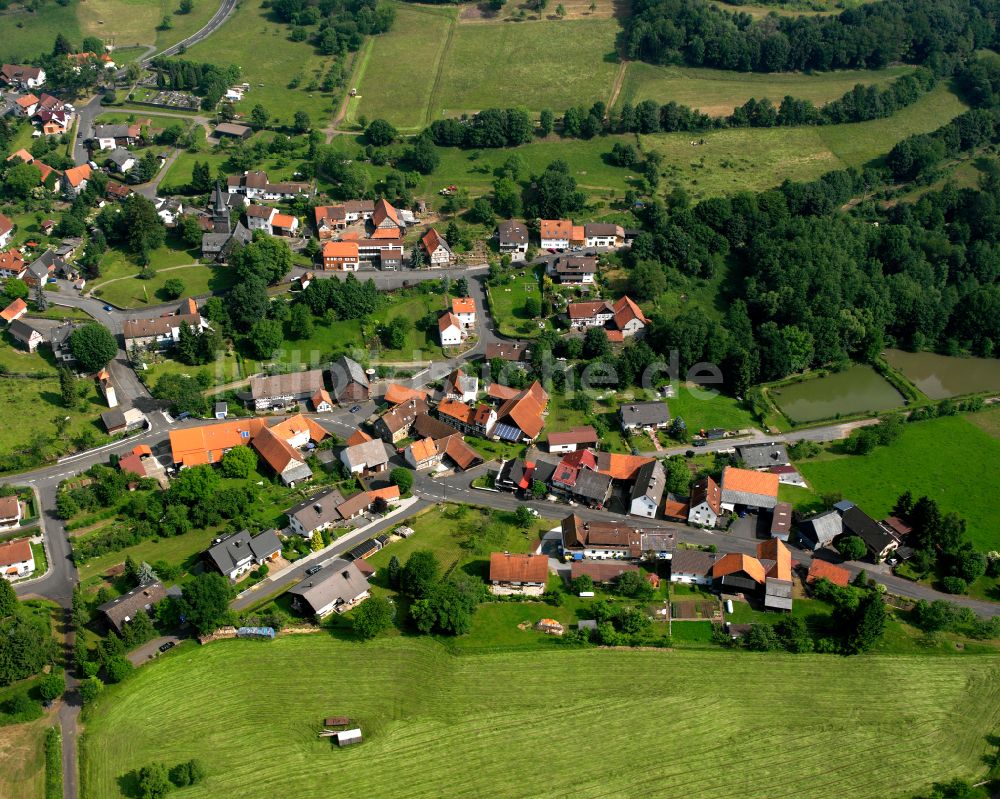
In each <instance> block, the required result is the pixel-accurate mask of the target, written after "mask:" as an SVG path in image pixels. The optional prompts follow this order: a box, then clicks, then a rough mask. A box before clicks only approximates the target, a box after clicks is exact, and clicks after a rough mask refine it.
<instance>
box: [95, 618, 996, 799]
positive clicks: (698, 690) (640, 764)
mask: <svg viewBox="0 0 1000 799" xmlns="http://www.w3.org/2000/svg"><path fill="white" fill-rule="evenodd" d="M820 661H822V662H820ZM302 663H309V664H310V668H309V669H307V670H303V669H302V668H301V664H302ZM251 664H252V669H253V674H254V678H253V679H252V680H250V679H245V680H244V679H240V680H232V679H224V675H233V674H240V673H244V672H245V671H246V669H247V667H248V665H251ZM792 670H794V671H797V672H801V673H809V674H813V675H817V674H818V675H821V676H819V677H815V676H814V678H813V679H812V681H811V687H810V690H809V692H808V693H805V692H802V691H797V690H789V687H788V686H787V685H784V684H782V683H781V682H780V681H776V680H775V679H774V675H775V674H780V673H787V672H790V671H792ZM360 673H363V674H365V675H366V677H365V679H363V680H358V679H356V677H357V675H358V674H360ZM429 674H433V675H434V679H433V680H428V679H427V675H429ZM567 674H572V675H574V680H573V683H574V687H573V689H572V690H567V682H566V679H567V678H566V675H567ZM899 684H903V685H906V686H907V691H906V699H905V701H895V702H894V701H886V698H885V692H884V686H885V685H899ZM220 685H224V686H225V688H224V690H220ZM640 685H641V686H642V689H641V690H638V691H635V692H634V693H630V692H629V691H628V690H626V689H624V688H623V686H640ZM261 696H280V697H281V713H269V714H267V715H266V717H264V719H263V723H262V717H261V714H260V698H261ZM609 706H613V707H615V708H616V709H617V711H616V712H615V713H608V712H607V707H609ZM762 706H763V707H766V708H767V710H768V712H767V713H766V714H761V713H760V708H761V707H762ZM334 711H336V712H337V713H343V714H345V715H349V716H350V717H351V718H352V719H356V720H358V722H359V724H360V726H361V728H362V730H363V732H364V735H365V743H364V744H363V745H362V746H359V747H355V748H352V749H349V750H345V751H338V750H331V747H330V743H329V741H326V740H324V739H321V738H318V737H317V736H316V732H317V730H318V727H319V722H320V720H321V719H322V717H323V716H325V715H330V713H332V712H334ZM570 718H572V719H574V723H573V724H572V725H568V724H567V719H570ZM706 719H708V721H706ZM154 720H155V723H152V722H154ZM86 723H87V732H86V735H85V736H84V739H83V744H82V748H83V752H82V754H83V758H82V762H81V778H82V787H83V793H82V795H83V796H84V797H86V798H87V799H97V797H100V799H112V797H118V796H128V795H130V790H131V788H130V786H131V784H132V781H133V779H134V775H133V772H134V771H135V770H136V769H138V768H139V767H141V766H143V765H146V764H148V763H150V762H152V761H164V762H168V763H172V762H179V761H182V760H186V759H188V758H190V757H193V756H198V757H200V758H202V759H203V760H204V762H205V764H206V768H207V771H208V776H207V778H206V780H205V781H204V782H203V783H201V784H200V785H198V786H195V787H191V788H188V789H186V792H185V795H186V796H190V797H192V798H193V799H197V797H203V796H204V797H208V796H242V797H245V798H246V799H254V797H268V796H271V795H273V794H274V793H275V792H276V791H280V792H282V793H285V794H289V795H294V796H296V797H300V799H310V797H317V798H318V797H321V796H324V797H325V796H327V795H328V794H329V785H330V784H331V781H332V780H336V782H337V785H338V786H339V790H340V791H341V792H343V793H344V794H345V795H352V796H353V795H361V794H364V795H367V796H372V797H373V799H378V798H379V797H389V796H401V795H406V796H410V797H422V796H427V797H438V796H440V795H441V794H440V791H441V786H442V785H445V784H446V785H448V786H449V790H450V791H451V792H454V793H456V794H461V795H465V796H481V795H484V794H486V793H489V794H490V795H491V796H494V797H498V799H503V797H511V798H512V799H521V798H522V797H524V796H533V797H557V796H565V795H567V794H570V793H571V794H573V795H580V796H595V795H598V794H600V795H601V796H603V797H632V796H635V795H637V794H639V793H650V792H651V791H655V790H656V786H661V787H662V786H664V785H680V784H683V785H684V794H685V796H690V797H696V798H698V797H704V798H707V797H714V796H718V795H719V792H720V790H722V786H723V785H725V784H727V783H726V782H725V780H726V779H727V775H724V774H721V773H720V771H719V769H718V768H717V767H716V766H717V763H718V752H717V748H718V746H719V744H720V742H721V741H722V740H724V741H725V746H726V752H727V754H726V759H727V760H728V761H729V762H732V763H740V764H742V768H741V769H740V772H741V777H740V780H741V781H740V785H741V792H740V795H741V796H743V797H746V798H747V799H754V797H760V798H761V799H762V798H763V797H774V796H776V795H794V796H800V797H823V799H826V797H829V796H831V795H834V794H837V795H842V796H851V797H857V798H858V799H863V798H864V797H872V798H873V799H874V798H875V797H877V799H884V798H885V797H892V796H903V795H906V796H909V795H911V794H912V793H913V792H914V791H917V790H920V789H922V788H924V787H926V786H927V785H928V784H930V783H931V782H932V781H935V780H939V779H941V775H942V774H947V775H950V776H951V775H954V776H963V777H973V776H976V775H978V774H980V773H981V772H982V770H983V766H982V763H981V760H980V758H981V756H982V755H983V754H984V753H985V752H986V750H987V745H986V741H985V740H984V738H985V736H986V735H987V734H990V733H992V732H993V731H994V730H995V729H996V726H997V724H998V723H1000V666H998V663H997V661H996V659H995V658H989V657H964V658H957V657H951V658H941V657H934V656H927V657H922V658H913V657H905V658H904V657H886V656H868V657H863V658H845V659H835V658H829V657H823V656H810V655H799V656H791V655H775V654H767V655H746V654H741V655H727V654H724V653H720V652H704V651H689V652H680V651H678V652H672V653H671V652H663V651H658V652H643V651H606V650H597V649H586V650H566V649H561V650H560V649H557V650H548V651H545V650H542V651H533V652H507V653H504V654H482V655H462V656H455V655H451V654H449V653H448V651H447V649H446V648H445V647H443V646H442V645H440V644H438V643H436V642H434V641H431V640H426V639H425V640H420V639H414V638H407V637H401V638H394V639H388V640H382V641H377V642H373V643H369V644H365V645H358V644H353V643H345V642H341V641H337V640H332V639H331V638H329V637H328V636H325V635H312V636H291V637H288V638H283V639H279V640H277V641H274V642H271V643H268V644H260V643H258V642H251V641H226V642H220V643H216V644H212V645H209V646H205V647H200V648H184V649H182V650H180V651H178V652H177V653H176V654H174V655H171V656H169V657H166V658H162V659H161V660H160V661H159V662H157V663H156V664H153V665H150V666H147V667H145V668H143V669H141V670H140V671H139V672H138V673H137V674H136V675H135V676H134V677H133V678H132V679H130V680H129V681H128V682H126V683H124V684H122V685H120V686H114V687H109V688H108V689H107V690H106V691H105V692H104V695H103V697H102V698H101V699H100V700H99V702H98V704H96V705H95V706H94V708H93V709H91V710H90V711H89V712H88V718H87V719H86ZM664 724H669V726H670V727H671V729H673V730H675V731H678V730H683V734H673V735H664V733H663V729H664V727H663V725H664ZM598 725H599V726H600V727H601V728H602V729H603V730H604V731H605V737H604V743H603V745H602V755H603V756H602V757H594V758H571V757H551V758H547V759H546V767H545V768H544V769H523V768H518V767H517V764H522V763H524V762H525V761H527V760H531V759H536V758H537V757H538V756H539V753H540V752H544V751H546V750H547V749H551V748H554V747H558V748H563V747H562V746H560V742H561V741H566V743H567V744H568V742H569V740H571V739H572V738H573V736H574V735H575V733H574V731H575V730H578V729H580V728H592V727H595V726H598ZM901 738H905V739H906V740H907V742H908V745H907V746H905V747H900V746H899V745H898V741H899V740H900V739H901ZM776 751H781V752H782V768H780V769H773V768H770V767H765V765H764V763H765V761H766V762H768V763H769V762H771V761H772V759H773V755H774V752H776ZM262 753H264V754H266V756H267V757H268V758H269V759H270V760H271V762H274V763H280V764H281V767H280V768H268V769H248V768H245V765H246V764H247V763H250V762H255V761H256V760H259V758H260V757H261V756H262ZM890 760H891V762H892V763H893V764H894V767H893V768H886V767H885V764H886V762H887V761H890ZM611 763H613V764H614V768H613V769H610V768H609V764H611ZM755 764H758V765H755Z"/></svg>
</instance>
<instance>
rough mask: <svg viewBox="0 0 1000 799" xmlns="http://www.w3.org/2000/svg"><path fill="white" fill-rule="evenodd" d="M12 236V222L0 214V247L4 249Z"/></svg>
mask: <svg viewBox="0 0 1000 799" xmlns="http://www.w3.org/2000/svg"><path fill="white" fill-rule="evenodd" d="M13 235H14V220H13V219H11V218H10V217H9V216H5V215H4V214H0V247H6V246H7V245H8V244H10V240H11V238H12V237H13Z"/></svg>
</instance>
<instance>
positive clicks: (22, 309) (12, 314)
mask: <svg viewBox="0 0 1000 799" xmlns="http://www.w3.org/2000/svg"><path fill="white" fill-rule="evenodd" d="M27 312H28V305H27V303H25V301H24V300H22V299H21V298H20V297H18V298H17V299H16V300H14V302H12V303H11V304H10V305H8V306H7V307H6V308H4V309H3V310H2V311H0V319H3V320H4V321H5V322H8V323H9V322H13V321H14V320H15V319H20V318H21V317H22V316H24V315H25V314H26V313H27Z"/></svg>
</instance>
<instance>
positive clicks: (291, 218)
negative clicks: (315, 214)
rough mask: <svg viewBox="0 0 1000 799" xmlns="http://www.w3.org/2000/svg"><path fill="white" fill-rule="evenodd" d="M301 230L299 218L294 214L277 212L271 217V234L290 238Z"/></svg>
mask: <svg viewBox="0 0 1000 799" xmlns="http://www.w3.org/2000/svg"><path fill="white" fill-rule="evenodd" d="M298 232H299V218H298V217H297V216H295V215H294V214H275V215H274V216H273V217H271V235H273V236H284V237H286V238H289V237H291V236H294V235H296V234H297V233H298Z"/></svg>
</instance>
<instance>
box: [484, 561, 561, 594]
mask: <svg viewBox="0 0 1000 799" xmlns="http://www.w3.org/2000/svg"><path fill="white" fill-rule="evenodd" d="M548 579H549V559H548V556H546V555H520V554H511V553H510V552H491V553H490V592H491V593H493V594H497V595H506V594H525V595H527V596H541V595H542V593H544V591H545V583H546V582H547V581H548Z"/></svg>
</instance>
